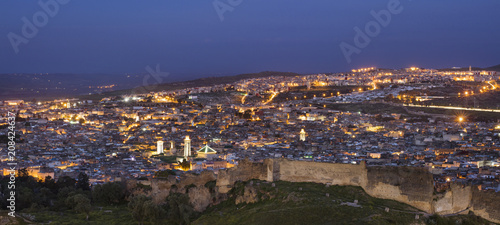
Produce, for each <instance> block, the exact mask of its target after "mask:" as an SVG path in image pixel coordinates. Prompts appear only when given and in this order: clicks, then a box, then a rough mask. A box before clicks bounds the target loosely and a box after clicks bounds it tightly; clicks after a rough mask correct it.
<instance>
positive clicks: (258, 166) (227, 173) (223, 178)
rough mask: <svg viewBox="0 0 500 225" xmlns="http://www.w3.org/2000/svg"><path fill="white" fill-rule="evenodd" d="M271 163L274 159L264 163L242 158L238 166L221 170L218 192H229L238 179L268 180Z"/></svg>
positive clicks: (218, 178)
mask: <svg viewBox="0 0 500 225" xmlns="http://www.w3.org/2000/svg"><path fill="white" fill-rule="evenodd" d="M269 163H272V160H266V161H265V162H264V163H259V162H250V161H249V160H242V161H240V162H238V165H237V166H236V167H233V168H230V169H227V170H219V173H218V176H217V184H216V185H217V189H218V192H219V193H227V192H228V191H229V190H231V188H232V186H233V184H234V183H235V182H237V181H247V180H251V179H259V180H267V178H268V164H269Z"/></svg>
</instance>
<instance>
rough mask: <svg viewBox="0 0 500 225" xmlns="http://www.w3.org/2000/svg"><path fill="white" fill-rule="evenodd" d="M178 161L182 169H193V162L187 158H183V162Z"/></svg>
mask: <svg viewBox="0 0 500 225" xmlns="http://www.w3.org/2000/svg"><path fill="white" fill-rule="evenodd" d="M178 163H179V166H180V167H181V169H182V170H184V171H187V170H190V169H191V162H189V161H188V160H186V159H184V160H182V162H181V161H179V162H178Z"/></svg>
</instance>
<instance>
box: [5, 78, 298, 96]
mask: <svg viewBox="0 0 500 225" xmlns="http://www.w3.org/2000/svg"><path fill="white" fill-rule="evenodd" d="M297 75H299V74H296V73H287V72H261V73H250V74H241V75H236V76H225V77H208V78H200V79H196V80H191V81H183V82H174V83H161V84H159V85H153V86H146V87H144V83H145V80H146V81H147V82H149V83H150V84H152V83H154V82H157V81H155V79H154V77H151V76H150V75H148V74H147V73H143V74H70V73H47V74H45V73H44V74H29V73H11V74H0V79H1V80H2V85H1V86H0V101H2V100H9V99H23V100H25V101H31V100H37V101H38V100H52V99H56V98H70V97H77V96H82V97H83V96H85V97H84V98H86V99H97V98H96V96H101V97H102V96H113V95H121V94H126V93H143V92H145V90H148V92H149V91H157V90H173V89H179V88H186V87H198V86H208V85H214V84H224V83H232V82H235V81H238V80H241V79H249V78H257V77H268V76H297ZM146 78H148V79H146ZM166 80H167V79H165V81H166ZM168 80H171V79H168ZM160 82H161V80H160ZM146 84H147V83H146ZM89 94H90V95H89ZM89 96H90V97H89Z"/></svg>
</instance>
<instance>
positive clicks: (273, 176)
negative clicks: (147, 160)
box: [152, 159, 500, 223]
mask: <svg viewBox="0 0 500 225" xmlns="http://www.w3.org/2000/svg"><path fill="white" fill-rule="evenodd" d="M252 179H259V180H266V181H269V182H272V181H278V180H282V181H289V182H314V183H323V184H332V185H352V186H359V187H362V188H363V189H364V190H365V191H366V192H367V193H368V194H369V195H371V196H373V197H377V198H384V199H392V200H396V201H399V202H403V203H406V204H408V205H411V206H413V207H415V208H418V209H420V210H422V211H425V212H427V213H438V214H452V213H458V212H465V213H466V212H468V210H471V211H473V212H474V213H476V214H477V215H480V216H481V217H483V218H486V219H488V220H491V221H493V222H497V223H500V204H499V202H500V193H496V192H484V191H479V190H478V188H477V187H471V186H464V185H458V184H452V185H451V188H450V189H449V190H448V191H446V192H444V193H435V192H434V183H433V175H432V173H430V172H429V171H428V170H427V169H425V168H416V167H392V166H391V167H385V166H377V167H366V166H365V164H364V163H362V164H360V165H352V164H334V163H321V162H310V161H291V160H286V159H266V160H264V161H263V162H250V161H248V160H243V161H240V162H239V164H238V166H236V167H234V168H231V169H227V170H220V171H219V172H218V175H217V177H216V176H215V174H214V173H213V172H203V173H202V174H200V175H193V174H186V175H184V176H183V177H181V179H180V181H176V180H175V178H173V179H172V178H170V177H169V179H163V180H153V182H152V195H153V198H154V199H155V202H162V201H164V200H165V198H166V196H168V193H170V191H171V190H172V189H173V187H174V188H175V190H174V191H176V192H181V193H186V192H187V191H186V187H188V186H191V187H192V186H196V189H194V190H193V191H192V192H188V194H189V195H190V197H191V198H193V199H194V200H192V203H193V204H197V205H200V207H197V206H195V208H196V209H197V210H198V211H203V210H204V209H205V208H206V207H207V206H208V205H209V204H213V202H210V199H218V198H219V196H220V195H225V194H227V193H228V192H229V191H230V190H231V188H232V187H233V186H234V184H235V183H236V182H238V181H248V180H252ZM209 181H216V184H215V191H216V196H210V195H209V193H208V190H206V189H205V187H203V185H205V184H206V183H207V182H209ZM174 185H175V186H174Z"/></svg>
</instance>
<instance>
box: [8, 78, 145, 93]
mask: <svg viewBox="0 0 500 225" xmlns="http://www.w3.org/2000/svg"><path fill="white" fill-rule="evenodd" d="M143 77H144V75H141V74H136V75H128V74H70V73H44V74H40V73H37V74H29V73H11V74H0V79H1V80H2V85H1V86H0V100H8V99H23V100H33V99H36V100H46V99H53V98H61V97H71V96H79V95H83V94H87V95H88V94H89V93H102V92H106V91H113V90H120V89H128V88H133V87H136V86H137V85H138V84H140V83H142V80H143Z"/></svg>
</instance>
